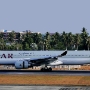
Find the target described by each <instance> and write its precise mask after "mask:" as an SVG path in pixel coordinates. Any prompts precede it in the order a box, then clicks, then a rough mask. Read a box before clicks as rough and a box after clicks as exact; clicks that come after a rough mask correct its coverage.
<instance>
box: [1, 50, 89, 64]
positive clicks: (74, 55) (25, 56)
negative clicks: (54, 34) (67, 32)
mask: <svg viewBox="0 0 90 90" xmlns="http://www.w3.org/2000/svg"><path fill="white" fill-rule="evenodd" d="M63 52H64V51H0V64H2V65H14V64H15V62H16V61H19V60H32V59H38V58H43V57H53V56H57V55H60V54H62V53H63ZM58 61H60V62H61V64H63V65H81V64H90V51H68V52H67V55H65V56H63V57H59V58H58ZM55 63H56V62H55Z"/></svg>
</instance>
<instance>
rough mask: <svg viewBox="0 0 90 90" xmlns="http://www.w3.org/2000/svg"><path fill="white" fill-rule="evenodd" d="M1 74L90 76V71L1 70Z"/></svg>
mask: <svg viewBox="0 0 90 90" xmlns="http://www.w3.org/2000/svg"><path fill="white" fill-rule="evenodd" d="M0 74H7V75H8V74H11V75H13V74H22V75H23V74H28V75H29V74H30V75H84V76H90V71H83V70H53V71H52V72H48V71H45V72H41V71H40V70H0Z"/></svg>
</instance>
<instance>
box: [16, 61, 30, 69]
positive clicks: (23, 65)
mask: <svg viewBox="0 0 90 90" xmlns="http://www.w3.org/2000/svg"><path fill="white" fill-rule="evenodd" d="M29 66H30V64H29V63H28V61H23V60H21V61H16V63H15V68H16V69H26V68H29Z"/></svg>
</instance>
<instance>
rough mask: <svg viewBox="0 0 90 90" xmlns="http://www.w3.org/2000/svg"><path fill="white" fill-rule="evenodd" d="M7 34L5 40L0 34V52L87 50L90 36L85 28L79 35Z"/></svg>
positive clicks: (13, 32)
mask: <svg viewBox="0 0 90 90" xmlns="http://www.w3.org/2000/svg"><path fill="white" fill-rule="evenodd" d="M8 34H9V35H8V37H7V38H5V36H4V34H3V33H0V50H65V49H68V50H76V49H77V50H89V48H90V36H89V34H88V32H87V30H86V28H85V27H83V28H82V30H81V33H76V34H72V32H69V33H66V32H65V31H64V32H62V33H58V32H55V33H53V34H51V33H49V32H46V34H45V35H43V34H38V33H31V32H27V33H25V34H22V35H21V34H20V33H18V34H17V35H16V33H15V31H12V32H10V33H8ZM6 43H9V44H6Z"/></svg>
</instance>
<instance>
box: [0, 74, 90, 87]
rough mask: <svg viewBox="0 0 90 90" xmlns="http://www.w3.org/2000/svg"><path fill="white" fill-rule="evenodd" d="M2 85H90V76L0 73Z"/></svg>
mask: <svg viewBox="0 0 90 90" xmlns="http://www.w3.org/2000/svg"><path fill="white" fill-rule="evenodd" d="M0 84H1V85H87V86H88V85H90V76H66V75H65V76H63V75H0Z"/></svg>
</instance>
